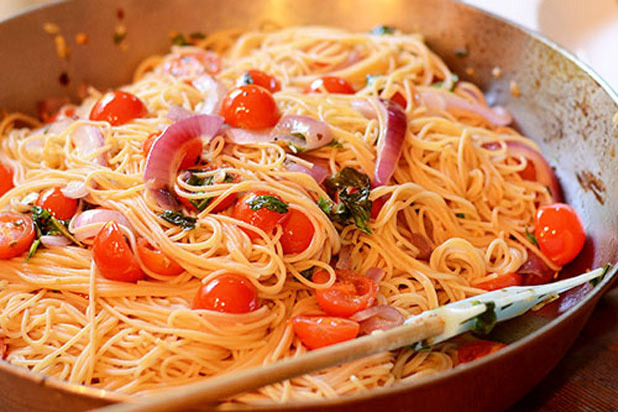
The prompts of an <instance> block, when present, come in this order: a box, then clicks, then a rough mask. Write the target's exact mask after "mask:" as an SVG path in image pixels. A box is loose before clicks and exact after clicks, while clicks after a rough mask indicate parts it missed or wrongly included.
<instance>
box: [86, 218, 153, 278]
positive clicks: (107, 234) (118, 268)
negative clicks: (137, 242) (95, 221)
mask: <svg viewBox="0 0 618 412" xmlns="http://www.w3.org/2000/svg"><path fill="white" fill-rule="evenodd" d="M92 256H93V258H94V263H95V264H96V265H97V268H99V272H101V274H102V275H103V277H105V278H107V279H110V280H118V281H122V282H137V281H138V280H140V279H143V278H144V272H142V269H141V268H140V267H139V263H138V262H137V259H136V258H135V255H134V254H133V252H132V251H131V247H130V246H129V244H128V243H127V241H126V240H125V239H124V236H123V235H122V231H121V230H120V228H119V227H118V224H116V222H114V221H113V220H112V221H109V222H107V223H106V224H105V225H104V226H103V227H102V228H101V230H100V231H99V233H98V234H97V236H96V237H95V238H94V243H93V244H92Z"/></svg>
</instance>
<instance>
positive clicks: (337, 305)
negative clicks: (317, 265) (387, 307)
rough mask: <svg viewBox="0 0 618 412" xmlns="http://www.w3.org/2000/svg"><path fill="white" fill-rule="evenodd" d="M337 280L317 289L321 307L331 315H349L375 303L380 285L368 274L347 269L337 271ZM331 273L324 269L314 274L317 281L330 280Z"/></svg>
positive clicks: (317, 298)
mask: <svg viewBox="0 0 618 412" xmlns="http://www.w3.org/2000/svg"><path fill="white" fill-rule="evenodd" d="M335 274H336V275H337V280H336V281H335V283H334V284H333V286H331V287H330V288H328V289H316V290H315V298H316V300H317V301H318V305H320V308H322V310H323V311H324V312H326V313H328V314H329V315H333V316H344V317H348V316H351V315H353V314H355V313H356V312H358V311H360V310H363V309H367V308H368V307H369V306H371V305H373V302H374V301H375V299H376V296H377V295H378V285H377V283H376V282H374V281H373V280H371V279H369V278H368V277H367V276H362V275H359V274H358V273H354V272H352V271H349V270H345V269H337V270H336V271H335ZM329 277H330V276H329V275H328V273H327V272H326V271H324V270H322V271H320V272H317V273H315V274H314V275H313V281H314V282H315V283H326V282H328V279H329Z"/></svg>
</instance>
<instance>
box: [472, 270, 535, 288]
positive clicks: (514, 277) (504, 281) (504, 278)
mask: <svg viewBox="0 0 618 412" xmlns="http://www.w3.org/2000/svg"><path fill="white" fill-rule="evenodd" d="M522 283H523V276H522V275H520V274H519V273H505V274H503V275H499V276H498V277H496V278H494V279H491V280H488V281H486V282H482V283H478V284H476V285H474V287H477V288H479V289H485V290H498V289H504V288H508V287H509V286H521V285H522Z"/></svg>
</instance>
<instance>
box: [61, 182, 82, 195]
mask: <svg viewBox="0 0 618 412" xmlns="http://www.w3.org/2000/svg"><path fill="white" fill-rule="evenodd" d="M60 191H61V192H62V194H63V195H65V196H66V197H68V198H71V199H81V198H83V197H86V196H88V188H87V187H86V182H83V181H81V180H73V181H71V182H69V184H67V185H66V186H65V187H63V188H62V189H60Z"/></svg>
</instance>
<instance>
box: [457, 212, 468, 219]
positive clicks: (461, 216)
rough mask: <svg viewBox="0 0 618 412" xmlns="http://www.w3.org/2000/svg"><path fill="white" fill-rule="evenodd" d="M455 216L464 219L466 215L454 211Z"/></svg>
mask: <svg viewBox="0 0 618 412" xmlns="http://www.w3.org/2000/svg"><path fill="white" fill-rule="evenodd" d="M455 216H456V217H458V218H460V219H465V218H466V215H464V214H463V213H455Z"/></svg>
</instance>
